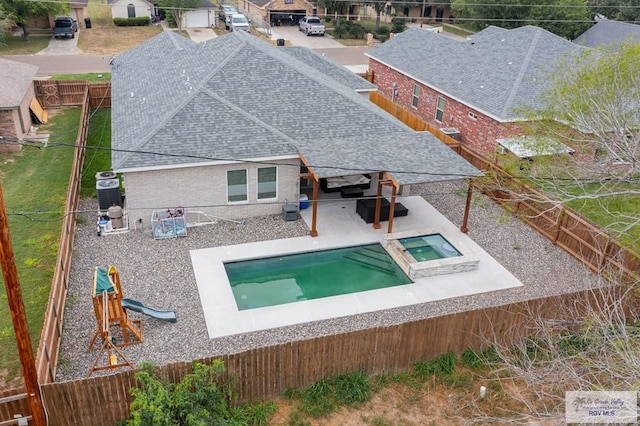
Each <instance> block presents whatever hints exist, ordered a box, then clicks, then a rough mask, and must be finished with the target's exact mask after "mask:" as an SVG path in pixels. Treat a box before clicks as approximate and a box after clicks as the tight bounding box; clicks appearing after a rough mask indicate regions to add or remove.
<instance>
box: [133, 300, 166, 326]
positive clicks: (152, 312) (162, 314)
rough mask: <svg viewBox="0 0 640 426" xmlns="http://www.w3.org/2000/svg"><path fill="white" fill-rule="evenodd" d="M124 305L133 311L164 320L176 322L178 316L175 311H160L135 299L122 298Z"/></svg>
mask: <svg viewBox="0 0 640 426" xmlns="http://www.w3.org/2000/svg"><path fill="white" fill-rule="evenodd" d="M122 307H123V308H125V309H131V310H132V311H136V312H140V313H141V314H145V315H148V316H150V317H151V318H155V319H159V320H162V321H169V322H176V321H178V317H177V316H176V313H175V311H159V310H157V309H153V308H150V307H148V306H144V304H142V303H141V302H138V301H137V300H133V299H122Z"/></svg>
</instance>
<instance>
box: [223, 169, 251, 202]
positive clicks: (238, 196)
mask: <svg viewBox="0 0 640 426" xmlns="http://www.w3.org/2000/svg"><path fill="white" fill-rule="evenodd" d="M227 201H228V202H229V203H238V202H241V201H247V170H246V169H242V170H228V171H227Z"/></svg>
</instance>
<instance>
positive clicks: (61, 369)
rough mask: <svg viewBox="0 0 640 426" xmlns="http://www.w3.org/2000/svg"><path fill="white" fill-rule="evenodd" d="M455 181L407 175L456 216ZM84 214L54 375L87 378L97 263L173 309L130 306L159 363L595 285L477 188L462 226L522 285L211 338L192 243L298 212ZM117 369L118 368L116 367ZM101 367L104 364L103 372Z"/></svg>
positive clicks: (269, 225) (145, 357) (292, 232)
mask: <svg viewBox="0 0 640 426" xmlns="http://www.w3.org/2000/svg"><path fill="white" fill-rule="evenodd" d="M461 192H464V193H466V190H465V187H464V186H463V185H462V184H461V183H441V184H428V185H414V186H413V187H412V188H411V193H412V194H415V195H417V194H419V195H423V196H424V198H425V199H426V200H427V201H428V202H429V203H430V204H432V205H433V206H434V207H435V208H436V209H438V210H439V211H440V212H441V213H442V214H444V215H445V216H446V217H447V218H449V220H451V221H452V222H453V223H455V224H456V225H459V224H460V223H461V221H462V215H463V212H464V202H465V198H464V196H460V195H456V193H458V194H459V193H461ZM81 209H82V210H84V211H86V212H90V213H86V214H84V215H85V217H86V219H87V220H86V221H85V222H84V223H81V224H78V227H77V232H76V238H75V245H74V256H73V262H72V268H71V277H70V282H69V289H68V296H67V305H66V309H65V316H64V327H63V336H62V345H61V355H60V360H59V364H58V370H57V377H56V380H57V381H66V380H75V379H79V378H84V377H86V376H87V375H88V373H89V368H90V366H91V365H92V363H93V361H94V359H95V357H96V355H97V352H96V351H92V352H88V351H87V346H88V344H89V342H90V340H91V338H92V336H93V334H94V332H95V330H96V320H95V315H94V312H93V305H92V301H91V291H92V284H93V272H94V268H95V267H96V266H99V267H108V266H109V265H115V266H116V267H117V269H118V271H119V273H120V278H121V281H122V287H123V292H124V297H127V298H132V299H136V300H138V301H141V302H143V303H144V304H145V305H147V306H150V307H153V308H156V309H167V310H175V311H176V312H177V315H178V322H177V323H168V322H162V321H158V320H155V319H152V318H149V317H145V316H143V315H141V314H138V313H136V312H130V317H131V318H133V319H142V321H143V324H144V343H142V344H137V345H131V346H126V347H124V348H123V352H124V353H125V355H126V356H127V357H128V358H129V360H131V362H132V363H134V364H138V363H140V362H143V361H152V362H154V363H156V364H165V363H170V362H175V361H190V360H193V359H196V358H201V357H209V356H215V355H221V354H225V353H237V352H242V351H244V350H248V349H251V348H256V347H261V346H268V345H273V344H280V343H284V342H288V341H293V340H301V339H306V338H311V337H316V336H321V335H329V334H335V333H342V332H346V331H351V330H357V329H363V328H368V327H378V326H385V325H393V324H398V323H402V322H406V321H412V320H417V319H422V318H428V317H434V316H439V315H444V314H449V313H454V312H460V311H464V310H471V309H478V308H482V307H487V306H499V305H503V304H507V303H512V302H516V301H521V300H527V299H532V298H539V297H546V296H550V295H554V294H561V293H568V292H574V291H578V290H582V289H586V288H589V287H593V286H595V285H597V277H595V276H594V275H593V274H591V273H590V272H589V271H588V270H587V268H586V267H584V266H583V265H582V264H581V263H580V262H578V261H577V260H575V259H573V258H572V257H571V256H570V255H568V254H567V253H565V252H564V251H563V250H561V249H560V248H558V247H555V246H553V245H552V244H551V243H550V242H549V241H548V240H546V239H545V238H544V237H542V236H540V235H539V234H538V233H537V232H536V231H534V230H533V229H531V228H530V227H529V226H527V225H526V224H524V223H522V222H520V221H519V220H517V219H514V218H511V217H510V215H509V214H508V213H506V212H505V211H503V210H502V209H501V208H500V207H499V206H496V205H495V204H493V203H492V202H491V201H490V200H489V199H488V198H485V197H478V199H477V200H475V201H474V203H473V204H472V208H471V215H470V218H469V234H468V235H469V236H470V237H471V238H472V239H473V240H474V241H475V242H476V243H478V244H479V245H480V246H482V247H483V248H484V250H486V251H487V252H488V253H489V254H491V255H492V256H493V257H494V258H495V259H496V260H498V261H499V262H500V263H501V264H502V265H503V266H504V267H505V268H507V269H508V270H509V271H510V272H511V273H512V274H513V275H515V276H516V277H517V278H518V279H519V280H520V281H521V282H522V283H523V284H524V286H523V287H518V288H513V289H508V290H503V291H498V292H492V293H484V294H477V295H471V296H464V297H459V298H452V299H447V300H440V301H437V302H431V303H425V304H421V305H413V306H406V307H402V308H394V309H389V310H385V311H378V312H371V313H366V314H359V315H355V316H350V317H343V318H335V319H331V320H324V321H318V322H314V323H307V324H300V325H294V326H288V327H282V328H277V329H271V330H264V331H257V332H253V333H247V334H242V335H235V336H228V337H221V338H217V339H212V340H210V339H209V338H208V334H207V327H206V324H205V320H204V316H203V312H202V304H201V301H200V298H199V296H198V289H197V284H196V280H195V275H194V272H193V269H192V263H191V259H190V250H194V249H201V248H208V247H218V246H227V245H236V244H242V243H248V242H256V241H267V240H272V239H282V238H292V237H299V236H304V235H307V234H308V231H309V229H308V227H307V225H306V224H305V222H304V221H303V220H302V219H299V220H297V221H284V220H282V218H281V217H280V216H279V215H277V216H270V217H260V218H251V219H247V220H246V221H244V222H243V223H242V224H237V223H233V222H225V221H220V222H218V223H217V224H215V225H209V226H204V227H198V228H190V229H189V235H188V236H187V237H185V238H176V239H166V240H154V239H153V237H152V235H151V231H150V229H149V227H148V224H147V228H146V229H144V230H143V231H141V230H132V231H131V232H129V233H125V234H119V235H105V236H101V237H98V236H97V235H96V230H95V222H94V219H95V214H94V213H93V212H95V211H96V209H97V201H96V200H84V201H83V202H82V206H81ZM116 371H117V370H116ZM103 374H108V372H105V373H103Z"/></svg>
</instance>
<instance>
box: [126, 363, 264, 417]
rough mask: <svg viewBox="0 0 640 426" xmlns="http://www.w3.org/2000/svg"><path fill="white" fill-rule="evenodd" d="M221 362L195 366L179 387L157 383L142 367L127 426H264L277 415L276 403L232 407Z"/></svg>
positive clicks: (148, 367) (148, 368)
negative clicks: (220, 425)
mask: <svg viewBox="0 0 640 426" xmlns="http://www.w3.org/2000/svg"><path fill="white" fill-rule="evenodd" d="M223 373H224V363H223V362H222V360H219V359H218V360H214V361H213V362H212V363H211V365H205V364H201V363H199V362H195V363H194V364H193V373H191V374H188V375H187V376H185V377H184V378H183V379H182V381H181V382H180V383H178V384H175V385H174V384H172V383H166V382H163V381H161V380H159V379H158V377H157V371H156V369H155V367H154V366H153V365H152V364H149V363H145V364H142V365H141V367H140V370H139V371H138V372H136V374H135V378H136V381H137V382H138V383H139V386H138V387H136V388H132V389H131V395H132V396H133V398H134V399H133V402H132V403H131V410H130V417H129V419H128V420H126V421H125V422H123V423H122V424H123V425H126V426H142V425H161V426H162V425H167V426H173V425H205V424H250V425H265V424H267V423H268V421H269V419H270V417H271V415H272V414H273V413H274V412H275V405H274V404H273V403H254V404H250V405H249V404H245V405H238V406H231V405H230V404H229V401H233V400H235V399H236V398H235V392H234V386H233V385H232V384H230V383H229V382H224V381H222V380H221V378H222V374H223Z"/></svg>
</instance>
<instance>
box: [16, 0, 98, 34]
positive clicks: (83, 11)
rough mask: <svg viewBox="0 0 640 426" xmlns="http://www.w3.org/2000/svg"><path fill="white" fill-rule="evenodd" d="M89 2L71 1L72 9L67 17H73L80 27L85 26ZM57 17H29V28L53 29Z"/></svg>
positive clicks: (85, 0)
mask: <svg viewBox="0 0 640 426" xmlns="http://www.w3.org/2000/svg"><path fill="white" fill-rule="evenodd" d="M88 3H89V0H71V1H69V5H70V6H71V9H70V11H69V13H68V14H65V16H71V17H72V18H73V19H75V20H76V21H78V25H79V26H82V24H84V18H87V4H88ZM56 16H57V15H50V16H33V15H30V16H28V17H27V28H53V21H54V20H55V19H56Z"/></svg>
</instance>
